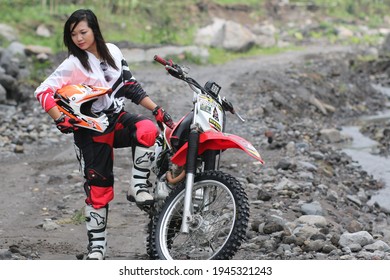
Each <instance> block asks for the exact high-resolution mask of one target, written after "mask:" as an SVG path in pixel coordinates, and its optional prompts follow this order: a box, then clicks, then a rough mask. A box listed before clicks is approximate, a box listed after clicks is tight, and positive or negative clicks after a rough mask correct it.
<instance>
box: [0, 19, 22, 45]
mask: <svg viewBox="0 0 390 280" xmlns="http://www.w3.org/2000/svg"><path fill="white" fill-rule="evenodd" d="M0 37H4V38H5V39H6V40H7V41H10V42H13V41H17V40H18V37H19V35H18V32H17V31H16V30H15V29H14V28H13V27H11V26H10V25H7V24H4V23H0Z"/></svg>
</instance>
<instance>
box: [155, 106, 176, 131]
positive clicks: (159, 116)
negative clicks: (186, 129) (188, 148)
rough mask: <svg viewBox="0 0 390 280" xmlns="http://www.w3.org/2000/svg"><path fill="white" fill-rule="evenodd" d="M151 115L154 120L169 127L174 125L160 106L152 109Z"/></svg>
mask: <svg viewBox="0 0 390 280" xmlns="http://www.w3.org/2000/svg"><path fill="white" fill-rule="evenodd" d="M153 115H154V117H155V118H156V121H158V122H163V123H165V124H166V126H168V127H169V128H173V127H174V123H173V121H172V118H171V116H170V115H169V114H168V113H167V112H165V110H164V109H163V108H161V107H160V106H157V107H156V108H154V109H153Z"/></svg>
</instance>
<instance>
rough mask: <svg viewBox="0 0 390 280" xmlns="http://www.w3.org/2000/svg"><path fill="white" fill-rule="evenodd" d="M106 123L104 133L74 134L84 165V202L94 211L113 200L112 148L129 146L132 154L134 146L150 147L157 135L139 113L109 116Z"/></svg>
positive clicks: (82, 132)
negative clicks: (107, 125)
mask: <svg viewBox="0 0 390 280" xmlns="http://www.w3.org/2000/svg"><path fill="white" fill-rule="evenodd" d="M109 121H110V125H109V127H108V128H107V129H106V131H105V132H103V133H100V132H96V131H93V130H89V129H78V130H77V131H75V132H74V140H75V144H76V146H77V147H78V148H79V149H80V155H81V157H82V159H81V160H82V161H83V165H84V167H83V168H84V177H85V179H86V182H85V184H84V189H85V192H86V195H87V198H86V200H85V202H86V204H87V205H91V206H93V207H94V208H95V209H99V208H103V207H106V205H107V204H108V203H109V202H110V201H111V200H112V199H113V198H114V190H113V185H114V175H113V161H114V150H113V149H116V148H124V147H132V151H133V153H134V150H135V147H136V146H143V147H151V146H153V145H154V143H155V140H156V137H157V135H158V131H157V127H156V126H155V124H154V122H153V121H152V120H150V119H148V118H147V117H145V116H142V115H139V114H130V113H128V112H125V111H122V112H121V113H119V114H116V115H113V116H109Z"/></svg>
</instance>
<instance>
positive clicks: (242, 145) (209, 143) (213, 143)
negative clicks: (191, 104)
mask: <svg viewBox="0 0 390 280" xmlns="http://www.w3.org/2000/svg"><path fill="white" fill-rule="evenodd" d="M232 148H234V149H240V150H243V151H244V152H245V153H247V154H248V155H250V156H251V157H252V158H254V159H256V160H257V161H259V162H260V163H261V164H264V161H263V159H262V158H261V156H260V154H259V152H258V151H257V150H256V149H255V147H253V145H252V144H251V143H250V142H248V141H247V140H245V139H244V138H242V137H240V136H237V135H234V134H229V133H222V132H218V131H212V130H210V131H207V132H204V133H201V134H200V137H199V146H198V155H201V154H203V152H204V151H206V150H226V149H232ZM187 150H188V143H185V144H184V145H183V146H182V147H181V148H180V149H179V150H178V151H177V152H176V153H175V154H174V155H173V157H172V159H171V160H172V162H173V163H174V164H177V165H179V166H183V165H185V164H186V158H187Z"/></svg>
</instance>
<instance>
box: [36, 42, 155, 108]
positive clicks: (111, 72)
mask: <svg viewBox="0 0 390 280" xmlns="http://www.w3.org/2000/svg"><path fill="white" fill-rule="evenodd" d="M107 47H108V50H109V51H110V53H111V55H112V57H113V59H114V61H115V64H116V65H117V67H118V70H117V69H115V68H113V67H111V66H110V65H108V64H105V65H104V66H105V67H102V66H101V63H102V62H101V61H100V60H99V59H97V58H96V57H95V56H94V55H93V54H92V53H90V52H88V51H86V53H87V54H88V61H89V63H90V66H91V69H92V71H88V70H87V69H85V68H84V67H83V65H82V64H81V62H80V61H79V59H78V58H77V57H75V56H74V55H70V56H69V57H68V58H66V59H65V60H64V61H63V62H62V63H61V64H60V65H59V66H58V67H57V69H56V70H55V71H54V72H53V73H52V74H51V75H50V76H49V77H48V78H47V79H46V80H45V81H43V82H42V83H41V85H40V86H39V87H38V88H37V89H36V90H35V92H34V95H35V97H36V98H37V99H38V100H39V102H40V103H41V105H42V107H43V108H44V110H45V111H46V112H47V111H49V110H50V109H51V108H52V107H54V106H56V104H55V102H54V97H53V96H54V93H55V92H56V91H57V90H58V89H60V88H62V87H63V86H66V85H71V84H86V85H91V86H99V87H110V88H112V92H111V93H109V94H106V95H103V96H100V97H99V98H98V99H97V100H96V101H95V102H94V103H93V104H92V108H91V109H92V112H94V113H100V112H104V113H118V112H120V111H121V110H122V109H123V107H124V105H125V102H124V101H125V99H126V98H127V99H130V100H131V101H132V102H134V103H136V104H139V102H140V101H141V100H142V99H143V98H144V97H146V96H147V94H146V92H145V91H144V90H143V89H142V87H141V85H140V84H139V83H138V82H137V80H136V79H135V78H134V77H133V75H132V73H131V72H130V69H129V67H128V65H127V62H126V61H125V59H124V57H123V54H122V52H121V51H120V49H119V48H118V47H117V46H116V45H114V44H111V43H107Z"/></svg>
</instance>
